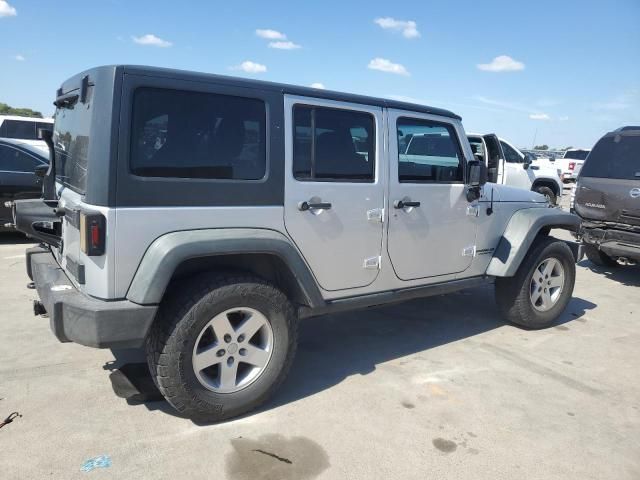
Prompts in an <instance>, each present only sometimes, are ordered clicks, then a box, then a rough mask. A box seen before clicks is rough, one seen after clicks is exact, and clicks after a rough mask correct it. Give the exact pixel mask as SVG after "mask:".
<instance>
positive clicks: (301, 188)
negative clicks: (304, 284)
mask: <svg viewBox="0 0 640 480" xmlns="http://www.w3.org/2000/svg"><path fill="white" fill-rule="evenodd" d="M285 138H286V147H285V157H286V161H285V168H286V172H285V178H286V180H285V205H284V220H285V226H286V229H287V232H288V233H289V235H290V236H291V238H292V239H293V241H294V242H295V244H296V245H297V246H298V248H299V249H300V251H301V252H302V255H303V256H304V258H305V259H306V260H307V262H308V263H309V266H310V267H311V270H312V271H313V274H314V275H315V277H316V279H317V280H318V283H319V284H320V286H321V287H322V288H323V289H325V290H343V289H348V288H356V287H364V286H367V285H369V284H371V283H372V282H373V281H374V280H375V279H376V277H377V275H378V272H379V268H380V254H381V250H382V228H383V223H382V222H383V208H384V182H385V178H386V177H385V175H384V172H383V170H382V169H381V168H380V165H381V164H383V158H382V156H383V150H384V149H383V146H384V143H383V121H382V108H379V107H367V106H363V105H357V104H349V103H344V102H336V101H330V100H320V99H315V98H306V97H293V96H287V97H285Z"/></svg>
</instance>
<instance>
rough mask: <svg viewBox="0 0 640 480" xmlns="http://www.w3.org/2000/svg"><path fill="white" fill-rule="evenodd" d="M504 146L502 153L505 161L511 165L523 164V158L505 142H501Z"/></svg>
mask: <svg viewBox="0 0 640 480" xmlns="http://www.w3.org/2000/svg"><path fill="white" fill-rule="evenodd" d="M500 145H502V151H503V152H504V156H505V160H506V161H507V162H509V163H522V157H521V156H520V155H518V152H516V151H515V150H514V149H513V148H511V147H510V146H509V145H507V144H506V143H504V142H500Z"/></svg>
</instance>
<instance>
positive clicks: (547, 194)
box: [534, 187, 558, 205]
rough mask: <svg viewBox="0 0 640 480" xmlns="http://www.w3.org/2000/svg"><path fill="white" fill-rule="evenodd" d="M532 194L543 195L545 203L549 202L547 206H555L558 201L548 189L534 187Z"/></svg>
mask: <svg viewBox="0 0 640 480" xmlns="http://www.w3.org/2000/svg"><path fill="white" fill-rule="evenodd" d="M534 192H538V193H539V194H541V195H544V196H545V198H546V199H547V202H549V204H551V205H555V204H556V202H557V201H558V197H557V196H556V194H555V193H554V192H553V190H551V188H549V187H536V188H535V189H534Z"/></svg>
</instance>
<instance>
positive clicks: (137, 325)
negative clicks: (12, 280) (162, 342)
mask: <svg viewBox="0 0 640 480" xmlns="http://www.w3.org/2000/svg"><path fill="white" fill-rule="evenodd" d="M27 274H28V275H29V278H31V279H32V280H33V282H34V283H35V286H36V289H37V290H38V295H39V296H40V300H41V302H42V303H43V305H44V308H45V309H46V310H47V313H48V314H49V322H50V325H51V330H52V331H53V333H54V334H55V336H56V337H57V338H58V340H60V341H61V342H75V343H79V344H82V345H86V346H88V347H96V348H113V347H139V346H141V345H142V344H143V342H144V339H145V337H146V335H147V331H148V330H149V327H150V326H151V323H152V322H153V319H154V317H155V314H156V310H157V307H156V306H142V305H138V304H135V303H133V302H130V301H128V300H116V301H105V300H98V299H95V298H92V297H89V296H87V295H85V294H83V293H82V292H80V291H78V290H77V289H76V288H75V286H74V285H73V283H71V281H70V280H69V279H68V278H67V276H66V275H65V273H64V271H63V270H62V268H60V266H59V265H58V263H57V262H56V260H55V258H54V256H53V255H52V254H51V252H50V251H49V250H47V249H44V248H40V247H35V248H30V249H28V250H27Z"/></svg>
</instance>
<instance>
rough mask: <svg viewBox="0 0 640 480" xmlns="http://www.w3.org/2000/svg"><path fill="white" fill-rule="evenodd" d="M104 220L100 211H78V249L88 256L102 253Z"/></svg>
mask: <svg viewBox="0 0 640 480" xmlns="http://www.w3.org/2000/svg"><path fill="white" fill-rule="evenodd" d="M105 230H106V220H105V218H104V216H103V215H102V214H101V213H94V212H81V213H80V250H82V252H83V253H85V254H86V255H89V256H90V257H97V256H100V255H103V254H104V247H105V237H106V235H105V233H106V232H105Z"/></svg>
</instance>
